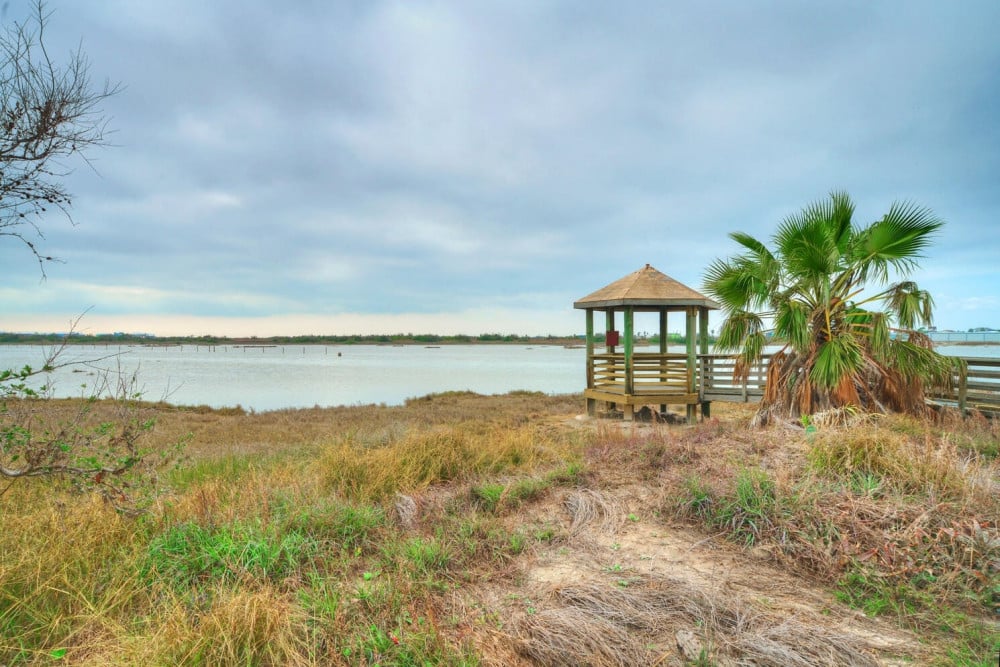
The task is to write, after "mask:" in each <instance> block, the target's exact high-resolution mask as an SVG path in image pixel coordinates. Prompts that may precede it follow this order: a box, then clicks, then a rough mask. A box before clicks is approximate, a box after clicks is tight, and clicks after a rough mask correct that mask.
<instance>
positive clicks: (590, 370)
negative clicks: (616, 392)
mask: <svg viewBox="0 0 1000 667" xmlns="http://www.w3.org/2000/svg"><path fill="white" fill-rule="evenodd" d="M593 388H594V311H593V309H591V308H588V309H587V389H593ZM587 414H588V415H590V416H591V417H593V416H594V415H596V414H597V401H595V400H594V399H592V398H588V399H587Z"/></svg>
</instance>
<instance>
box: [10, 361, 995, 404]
mask: <svg viewBox="0 0 1000 667" xmlns="http://www.w3.org/2000/svg"><path fill="white" fill-rule="evenodd" d="M47 349H48V348H45V347H41V346H32V345H5V346H0V369H3V368H20V367H22V366H24V365H25V364H30V365H32V366H35V367H37V366H39V365H40V364H41V362H42V361H43V359H44V356H45V352H46V351H47ZM938 350H939V351H940V352H942V353H943V354H953V355H957V356H965V357H1000V345H985V346H961V345H958V346H942V347H939V348H938ZM644 351H645V350H644ZM648 351H654V348H648ZM671 351H677V352H680V351H682V350H681V348H679V347H677V348H676V349H674V348H672V350H671ZM108 355H113V356H108ZM585 355H586V352H585V350H584V349H583V348H573V349H566V348H563V347H559V346H548V345H541V346H534V347H525V346H513V345H442V346H441V347H420V346H405V347H398V346H377V345H356V346H355V345H338V346H333V345H331V346H321V345H316V346H309V345H306V346H292V345H285V346H274V347H268V346H263V347H261V346H258V347H238V346H231V345H227V346H223V345H219V346H214V347H209V346H205V345H200V346H196V345H184V346H171V347H154V346H134V347H133V346H122V347H120V348H119V347H116V346H113V345H112V346H108V347H104V346H81V347H71V348H69V349H67V351H66V353H65V354H64V356H63V358H62V359H63V361H71V360H72V361H88V360H97V361H91V363H87V364H85V365H81V366H75V367H72V368H64V369H61V370H59V371H58V372H56V373H55V374H54V377H53V380H54V386H55V393H56V395H57V396H76V395H81V393H85V391H86V390H85V388H84V387H82V386H81V385H87V384H88V383H92V382H93V380H94V378H95V377H96V375H97V373H99V372H100V371H101V370H117V369H119V368H121V370H122V371H124V372H126V373H131V372H132V371H135V370H138V377H139V383H140V388H141V390H142V392H143V397H144V398H146V399H147V400H159V399H161V398H165V399H166V400H168V401H170V402H171V403H175V404H178V405H210V406H212V407H224V406H235V405H242V406H243V407H244V408H247V409H253V410H258V411H262V410H277V409H281V408H296V407H312V406H314V405H319V406H331V405H356V404H367V403H385V404H387V405H398V404H401V403H402V402H403V401H405V400H406V399H407V398H412V397H415V396H423V395H425V394H430V393H434V392H441V391H462V390H469V391H474V392H477V393H481V394H499V393H506V392H508V391H514V390H518V389H524V390H529V391H541V392H544V393H547V394H562V393H575V392H582V391H583V388H584V386H585V383H586V374H585V368H584V360H585ZM102 357H103V358H102ZM81 371H82V372H81Z"/></svg>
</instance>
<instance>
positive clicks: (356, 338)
mask: <svg viewBox="0 0 1000 667" xmlns="http://www.w3.org/2000/svg"><path fill="white" fill-rule="evenodd" d="M595 342H596V343H597V344H598V345H603V344H604V337H603V335H602V336H598V337H597V339H596V340H595ZM658 342H659V338H658V337H657V336H651V337H648V338H640V339H638V340H636V345H655V344H657V343H658ZM685 342H686V341H685V339H684V337H683V336H681V335H679V334H670V335H669V340H668V343H669V344H671V345H683V344H685ZM932 342H933V343H934V346H935V347H941V346H962V347H983V346H990V345H1000V341H991V340H963V341H957V340H956V341H936V340H932ZM709 343H710V344H714V343H715V338H714V337H709ZM63 344H66V345H145V346H149V347H156V346H172V345H231V346H254V347H258V346H259V347H273V346H279V345H398V346H403V345H413V346H427V345H433V346H440V345H561V346H564V347H584V346H585V345H586V341H585V339H584V338H582V337H580V336H522V335H519V334H496V333H489V334H480V335H478V336H471V335H464V334H457V335H442V334H392V335H385V334H355V335H349V336H348V335H345V336H340V335H331V336H322V335H305V336H269V337H255V336H250V337H236V338H228V337H225V336H146V335H135V334H78V333H73V334H63V333H45V334H41V333H5V332H0V345H63Z"/></svg>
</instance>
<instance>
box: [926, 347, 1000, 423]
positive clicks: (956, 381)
mask: <svg viewBox="0 0 1000 667" xmlns="http://www.w3.org/2000/svg"><path fill="white" fill-rule="evenodd" d="M961 358H962V359H964V360H965V363H966V366H967V368H966V372H965V373H956V374H955V375H954V377H952V389H951V390H950V391H936V392H933V393H931V394H930V398H931V400H933V401H935V402H938V403H944V404H946V405H954V406H955V407H957V408H958V409H959V410H962V411H963V412H964V411H965V410H979V411H980V412H984V413H988V414H1000V359H997V358H993V359H991V358H986V357H961Z"/></svg>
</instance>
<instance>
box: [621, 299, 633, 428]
mask: <svg viewBox="0 0 1000 667" xmlns="http://www.w3.org/2000/svg"><path fill="white" fill-rule="evenodd" d="M634 314H635V309H634V308H633V307H632V306H625V318H624V319H625V323H624V329H625V331H624V337H625V340H624V342H623V343H622V347H623V348H624V352H625V395H626V396H631V395H632V394H634V393H635V391H634V389H635V383H634V381H633V379H634V374H633V372H632V359H633V354H632V329H633V328H634V323H635V319H634ZM624 408H625V420H626V421H632V418H633V416H634V415H635V405H634V404H633V403H632V401H626V402H625V406H624Z"/></svg>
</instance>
